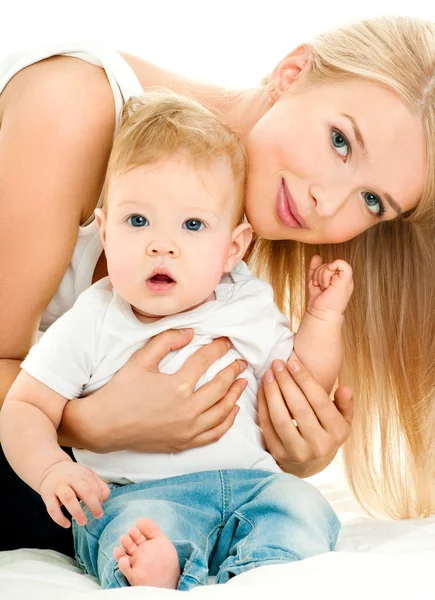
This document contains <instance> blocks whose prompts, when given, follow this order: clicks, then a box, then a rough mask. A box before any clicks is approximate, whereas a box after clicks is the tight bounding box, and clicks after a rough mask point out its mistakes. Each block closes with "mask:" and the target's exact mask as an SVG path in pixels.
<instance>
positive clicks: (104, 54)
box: [0, 44, 142, 337]
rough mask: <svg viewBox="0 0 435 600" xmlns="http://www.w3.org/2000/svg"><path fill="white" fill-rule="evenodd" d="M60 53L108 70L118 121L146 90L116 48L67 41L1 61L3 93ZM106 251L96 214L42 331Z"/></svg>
mask: <svg viewBox="0 0 435 600" xmlns="http://www.w3.org/2000/svg"><path fill="white" fill-rule="evenodd" d="M57 55H62V56H73V57H75V58H80V59H82V60H85V61H87V62H89V63H92V64H94V65H97V66H99V67H102V68H103V69H104V70H105V72H106V75H107V78H108V80H109V83H110V86H111V88H112V92H113V97H114V99H115V111H116V122H117V123H118V122H119V117H120V114H121V110H122V106H123V104H124V102H126V101H127V100H128V99H129V98H130V97H131V96H135V95H137V94H141V93H142V88H141V86H140V83H139V80H138V79H137V77H136V75H135V73H134V71H133V69H132V68H131V67H130V65H129V64H128V63H127V62H126V61H125V60H124V59H123V58H122V57H121V56H120V55H119V54H118V53H117V52H115V51H114V50H110V49H107V48H104V47H99V46H95V47H94V46H92V45H88V44H86V45H83V44H63V45H56V46H49V47H39V48H30V49H26V50H23V51H20V52H15V53H13V54H10V55H9V56H7V57H6V58H5V59H4V60H3V61H1V62H0V94H1V92H2V91H3V89H4V88H5V86H6V84H7V83H8V82H9V81H10V80H11V79H12V77H13V76H14V75H16V74H17V73H18V72H19V71H21V69H24V68H25V67H28V66H29V65H32V64H34V63H36V62H39V61H41V60H44V59H45V58H49V57H51V56H57ZM101 204H102V197H100V199H99V201H98V204H97V206H101ZM102 251H103V247H102V244H101V240H100V234H99V232H98V228H97V225H96V222H95V220H94V216H93V215H92V216H91V217H90V218H89V219H88V221H87V222H86V223H84V224H83V225H82V226H80V227H79V231H78V238H77V243H76V246H75V249H74V253H73V255H72V258H71V262H70V264H69V265H68V267H67V270H66V272H65V275H64V277H63V279H62V282H61V284H60V286H59V289H58V290H57V292H56V294H55V295H54V297H53V298H52V300H51V302H50V303H49V305H48V306H47V307H46V309H45V311H44V314H43V315H42V317H41V321H40V326H39V330H40V332H41V333H42V332H44V331H46V329H47V328H48V327H49V326H50V325H51V324H52V323H54V321H56V319H58V318H59V317H60V316H61V315H63V313H65V312H66V311H67V310H69V309H70V308H71V307H72V305H73V304H74V302H75V301H76V299H77V297H78V296H79V295H80V294H81V293H82V292H83V291H84V290H85V289H86V288H88V287H89V286H90V285H91V283H92V276H93V273H94V270H95V266H96V264H97V261H98V259H99V257H100V255H101V252H102ZM38 337H39V336H38Z"/></svg>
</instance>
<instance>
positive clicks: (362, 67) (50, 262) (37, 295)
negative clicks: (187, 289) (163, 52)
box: [0, 18, 435, 551]
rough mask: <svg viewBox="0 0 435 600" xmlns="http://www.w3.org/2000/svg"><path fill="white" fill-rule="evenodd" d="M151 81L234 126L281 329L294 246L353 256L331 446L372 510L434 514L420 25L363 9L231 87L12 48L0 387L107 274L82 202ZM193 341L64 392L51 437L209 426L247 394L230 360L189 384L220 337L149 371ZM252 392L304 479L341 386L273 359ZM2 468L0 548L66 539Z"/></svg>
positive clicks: (299, 304)
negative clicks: (200, 383)
mask: <svg viewBox="0 0 435 600" xmlns="http://www.w3.org/2000/svg"><path fill="white" fill-rule="evenodd" d="M155 86H165V87H168V88H171V89H173V90H175V91H177V92H179V93H181V94H184V95H187V96H191V97H195V98H196V99H197V100H199V101H201V102H202V103H203V104H205V105H206V106H207V107H208V108H210V109H211V110H212V111H215V112H216V113H217V114H219V116H220V117H221V118H222V120H223V121H224V122H225V123H227V124H228V125H230V126H231V127H232V128H233V129H234V130H235V131H236V132H237V133H238V135H239V136H240V138H241V140H242V142H243V144H244V145H245V148H246V152H247V155H248V160H249V173H248V181H247V188H246V212H247V216H248V218H249V220H250V221H251V223H252V225H253V228H254V230H255V232H256V234H257V239H256V241H255V243H254V245H253V248H252V249H251V253H250V262H251V264H252V266H254V267H255V268H256V269H257V272H258V273H259V274H260V275H261V276H266V277H268V278H269V279H270V280H271V282H272V284H273V285H274V288H275V292H276V297H277V300H278V302H279V303H280V304H281V306H282V307H283V308H285V309H286V308H287V309H290V311H291V316H292V320H293V322H294V324H295V323H296V324H297V321H298V318H299V315H300V314H301V312H302V309H303V305H304V293H303V290H304V279H305V268H306V258H307V256H310V255H311V254H312V253H314V252H319V253H320V254H321V255H322V256H324V257H326V258H329V257H335V256H337V257H340V258H344V259H345V260H347V261H348V262H349V263H350V264H351V265H352V267H353V269H354V273H355V283H356V288H355V292H354V298H353V299H352V301H351V303H350V306H349V309H348V314H347V315H346V323H345V326H344V338H345V348H346V351H345V356H344V369H343V374H342V379H343V381H346V382H347V383H349V384H351V385H352V387H353V389H354V392H355V408H356V416H355V419H354V421H353V435H352V436H351V437H350V438H349V439H348V442H347V444H346V446H345V460H346V465H347V470H348V474H349V478H350V482H351V484H352V486H353V489H354V491H355V492H356V494H357V497H358V498H359V499H360V500H361V502H362V503H363V504H364V505H365V506H367V507H368V508H369V509H371V510H373V511H379V510H384V511H386V512H387V513H388V514H390V515H392V516H394V517H409V516H416V515H421V516H424V515H427V514H429V512H430V511H431V508H432V504H431V493H432V481H433V469H432V467H431V464H433V457H432V455H431V451H430V449H431V437H432V431H433V430H434V425H433V421H434V418H435V417H434V416H433V415H431V410H430V409H431V399H432V389H433V386H434V381H435V373H434V357H435V352H434V348H433V345H434V339H435V335H434V334H435V331H434V327H435V320H434V319H433V315H434V308H435V307H434V302H435V300H434V299H435V294H434V289H433V287H434V281H435V273H434V270H435V256H434V248H433V246H434V242H433V240H434V215H433V211H434V199H435V189H434V188H435V174H434V165H435V161H434V156H433V153H434V151H433V146H434V140H435V25H434V24H433V23H431V22H422V21H418V20H412V19H405V18H397V19H394V18H388V19H377V20H372V21H366V22H361V23H358V24H356V25H353V26H346V27H343V28H341V29H338V30H336V31H333V32H331V33H328V34H325V35H320V36H318V37H317V38H316V39H314V40H313V41H312V42H311V43H310V44H307V45H304V46H302V47H300V48H297V49H296V50H294V51H293V52H292V53H291V54H289V55H288V56H287V57H285V58H284V59H283V60H282V61H281V62H280V63H279V65H277V67H276V68H275V69H274V70H273V71H272V72H271V73H270V75H269V77H268V78H267V81H266V82H265V83H264V84H263V85H261V86H260V87H259V88H258V89H256V90H247V91H241V92H230V91H228V90H223V89H220V88H216V87H212V86H209V85H204V84H200V83H198V82H193V81H189V80H187V79H184V78H182V77H180V76H178V75H174V74H172V73H169V72H167V71H164V70H163V69H161V68H159V67H155V66H153V65H150V64H149V63H147V62H145V61H143V60H141V59H138V58H135V57H132V56H127V55H120V54H117V53H110V52H109V53H107V52H103V51H101V50H99V49H95V48H90V47H86V48H80V47H76V46H74V47H67V46H62V47H57V48H46V49H39V50H30V51H27V52H25V53H21V54H18V55H13V56H11V57H9V58H8V59H7V60H6V61H5V63H4V64H3V65H2V66H1V68H0V91H1V95H0V119H1V136H0V186H1V188H0V215H1V218H0V281H1V282H2V285H1V288H0V400H1V401H3V399H4V397H5V395H6V392H7V390H8V389H9V387H10V385H11V384H12V382H13V380H14V379H15V377H16V375H17V374H18V372H19V368H20V362H21V360H22V359H23V358H24V356H25V355H26V354H27V352H28V350H29V347H30V346H31V345H32V343H34V341H35V340H36V338H37V332H38V328H39V329H40V331H44V330H45V329H46V328H47V327H48V326H49V325H50V324H51V323H52V322H54V321H55V320H56V319H57V318H58V317H59V316H60V315H61V314H63V312H65V311H66V310H68V308H70V306H71V305H72V304H73V303H74V300H75V298H76V297H77V295H78V294H79V293H80V292H81V291H83V290H84V289H85V288H86V287H88V286H89V285H90V284H91V283H92V282H93V281H96V280H98V279H100V278H102V277H103V276H105V275H106V274H107V270H106V264H105V259H104V255H103V254H102V248H101V245H100V242H99V241H98V240H99V236H98V231H97V228H96V225H95V221H93V211H94V209H95V208H96V207H97V206H99V202H100V200H99V198H100V197H101V186H102V182H103V179H104V173H105V168H106V164H107V159H108V156H109V153H110V148H111V143H112V139H113V134H114V131H115V128H116V122H117V118H118V115H119V114H120V110H121V108H122V104H123V102H124V101H125V100H126V99H127V98H128V97H130V96H131V95H134V94H137V93H139V92H140V91H141V90H142V89H144V90H147V89H150V88H152V87H155ZM289 291H291V293H289ZM191 336H192V332H189V331H188V332H180V331H178V332H174V331H171V332H165V333H164V334H161V336H159V337H157V338H155V339H154V340H153V341H152V342H150V343H149V344H147V345H146V346H145V348H143V349H142V350H141V351H139V352H138V353H137V354H136V355H134V356H133V357H132V359H131V360H130V361H129V362H128V363H127V364H126V365H125V367H123V368H122V369H121V370H120V371H119V372H118V374H117V375H116V376H115V377H114V378H113V379H112V380H111V381H110V383H108V384H107V385H106V386H105V387H104V388H102V389H101V390H99V392H98V393H96V394H95V395H94V396H92V397H91V398H87V399H86V400H81V399H79V400H76V401H74V402H71V403H69V404H68V409H67V410H66V411H65V412H64V415H63V422H62V426H61V428H60V430H59V439H60V442H61V443H62V444H63V445H65V446H68V445H73V446H75V447H83V448H87V449H90V450H94V451H97V452H107V451H111V450H117V449H123V448H130V449H138V450H142V451H145V452H156V451H164V452H167V451H172V452H173V451H177V450H180V449H183V448H191V447H196V446H200V445H204V444H207V443H210V442H211V441H214V440H216V439H218V438H219V437H220V436H221V435H223V433H224V432H225V431H226V430H227V429H228V428H229V427H230V426H231V424H232V422H233V420H234V417H235V407H234V404H235V402H236V401H237V398H238V396H239V395H240V393H241V391H242V385H241V384H240V382H239V381H237V382H235V381H234V380H235V378H236V377H237V375H238V374H239V372H240V366H239V365H238V364H237V362H236V363H234V364H233V365H230V366H229V367H227V369H225V370H224V371H222V372H221V373H220V374H219V375H218V376H216V377H215V379H214V380H213V381H212V382H211V383H210V384H208V386H204V387H203V388H200V389H199V390H198V391H197V392H193V388H194V386H195V383H196V381H197V380H198V379H199V378H200V376H201V374H202V373H203V372H205V371H206V369H207V367H208V366H209V365H210V364H211V363H212V362H214V361H215V360H216V359H217V358H218V357H220V356H222V355H223V354H224V353H225V352H226V349H227V345H226V342H225V340H216V341H215V342H213V343H212V344H211V345H210V346H208V347H206V348H203V349H201V350H199V351H198V353H197V354H195V355H194V356H193V357H192V358H191V360H190V361H188V362H187V363H186V365H185V366H184V367H183V368H182V369H181V370H180V371H179V372H178V373H176V374H175V375H173V376H167V375H163V374H160V373H159V372H158V369H157V365H158V363H159V360H160V359H161V358H162V357H163V356H164V355H165V354H166V353H167V352H169V351H170V350H171V349H172V348H179V347H181V346H183V345H185V344H186V343H188V342H189V341H190V339H191ZM263 390H264V391H263V392H262V394H261V395H260V398H259V402H260V417H261V425H262V427H263V430H264V435H265V439H266V442H267V445H268V448H269V451H270V452H271V454H272V455H273V456H274V458H275V459H276V460H277V461H278V462H279V463H280V465H281V466H282V467H283V468H284V469H285V470H286V471H288V472H290V473H293V474H296V475H299V476H308V475H312V474H314V473H315V472H318V471H319V470H321V469H323V468H324V467H325V466H326V465H327V464H329V462H330V461H331V460H332V458H333V457H334V456H335V454H336V452H337V450H338V449H339V447H340V446H341V445H342V444H343V442H344V441H345V440H346V439H347V438H348V437H349V434H350V426H351V422H352V416H353V408H352V403H351V400H350V390H349V388H346V387H345V386H341V387H339V388H338V389H337V391H336V394H335V400H336V401H335V403H334V404H333V403H331V402H329V399H328V395H327V394H326V392H325V391H324V390H323V389H322V388H321V387H320V386H319V384H318V383H317V382H316V381H314V380H313V378H312V377H311V376H310V374H309V373H307V372H306V370H305V369H304V367H303V365H301V366H300V369H299V371H297V372H294V373H291V372H290V371H289V369H288V368H287V367H286V365H284V364H280V363H279V362H278V363H275V364H274V365H273V370H270V371H268V377H267V378H266V379H265V380H264V386H263ZM103 405H104V410H101V409H100V407H101V406H103ZM168 407H170V410H169V409H168ZM288 409H289V410H290V412H291V414H290V413H289V410H288ZM93 415H98V419H97V418H95V417H94V418H93ZM292 416H293V417H294V419H295V420H296V421H297V423H298V426H299V427H298V428H297V429H296V428H295V426H294V423H293V421H292V418H291V417H292ZM17 435H19V432H17ZM1 477H2V482H1V486H2V489H3V490H7V492H6V494H5V496H6V497H7V498H8V499H10V500H9V502H10V507H8V510H7V512H6V513H5V514H7V515H8V523H9V522H10V523H11V526H9V525H8V524H7V523H2V536H1V539H2V544H3V547H4V548H11V547H20V546H38V547H53V548H57V549H61V550H64V551H70V547H69V538H68V537H67V538H65V537H63V538H62V537H61V536H65V535H67V536H68V534H65V532H63V531H62V532H60V533H59V531H58V530H54V529H53V528H52V527H51V525H49V517H48V516H47V517H46V518H47V521H45V522H44V518H45V509H44V507H43V505H42V504H38V499H37V498H35V497H33V496H31V495H30V492H29V491H28V490H27V489H25V488H23V487H20V483H19V482H17V480H16V479H15V478H14V476H13V475H12V474H11V473H10V471H9V470H8V467H7V465H6V464H5V461H4V459H2V474H1ZM14 511H20V513H21V520H20V522H21V524H22V525H23V529H22V530H17V524H16V523H17V521H16V520H15V519H14V518H13V514H14ZM23 515H25V516H26V515H27V518H28V520H29V521H30V522H31V525H32V526H31V527H29V525H28V523H27V522H26V520H25V519H24V518H22V516H23ZM4 525H5V526H6V531H5V533H3V531H4V530H5V527H4ZM8 527H10V529H8ZM29 535H30V537H29Z"/></svg>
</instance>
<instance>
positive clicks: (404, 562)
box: [0, 463, 435, 600]
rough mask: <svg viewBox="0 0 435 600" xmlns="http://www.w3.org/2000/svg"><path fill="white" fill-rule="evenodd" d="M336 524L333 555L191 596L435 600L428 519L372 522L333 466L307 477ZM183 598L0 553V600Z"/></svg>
mask: <svg viewBox="0 0 435 600" xmlns="http://www.w3.org/2000/svg"><path fill="white" fill-rule="evenodd" d="M311 482H312V483H314V484H315V485H316V486H317V487H318V488H319V489H320V490H321V491H322V492H323V493H324V494H325V496H326V497H327V498H328V500H329V502H331V504H332V506H333V507H334V509H335V510H336V511H337V513H338V515H339V517H340V519H341V520H342V523H343V528H342V531H341V534H340V537H339V541H338V544H337V548H336V551H335V552H333V553H329V554H323V555H320V556H316V557H314V558H310V559H307V560H304V561H302V562H299V563H292V564H288V565H273V566H269V567H262V568H259V569H254V570H252V571H249V572H247V573H244V574H242V575H240V576H238V577H236V578H234V579H232V580H231V581H230V582H229V583H227V584H225V585H209V586H206V587H201V588H196V589H194V590H192V591H191V592H187V593H189V594H193V595H194V598H198V599H199V600H202V599H204V598H207V599H214V598H217V599H218V600H220V599H224V598H225V600H232V599H234V600H240V599H241V598H242V599H244V598H248V597H249V598H262V599H267V598H273V599H275V598H284V599H287V598H289V599H298V600H303V599H307V598H308V599H311V598H316V600H317V599H318V600H354V599H359V598H364V599H368V600H378V599H379V600H381V599H382V600H383V599H384V598H394V599H395V600H396V599H401V598H410V599H414V598H417V599H418V600H426V599H431V600H433V598H434V595H435V593H434V589H433V569H434V565H435V516H434V517H431V518H429V519H425V520H410V521H387V520H379V521H378V520H374V519H371V518H369V517H367V515H365V514H364V513H363V511H362V509H361V508H360V507H359V506H358V504H357V503H356V501H355V500H354V498H353V497H352V495H351V493H350V491H349V489H348V487H347V484H346V482H345V480H344V476H343V474H342V471H341V469H340V467H339V465H338V463H336V464H333V465H331V467H329V468H328V469H326V470H325V471H324V473H322V474H320V475H318V476H316V477H313V478H311ZM184 594H186V592H178V591H172V590H161V589H157V588H150V587H146V588H145V587H142V588H122V589H118V590H106V591H101V590H100V588H99V586H98V583H97V582H96V581H95V580H94V579H92V578H90V577H89V576H85V575H82V574H81V573H80V571H79V569H78V567H77V566H76V565H75V564H74V561H73V560H71V559H68V558H66V557H63V556H62V555H60V554H58V553H57V552H52V551H47V550H45V551H44V550H15V551H13V552H3V553H0V598H1V599H2V600H3V599H5V600H6V599H7V600H18V599H20V600H21V599H24V598H25V599H26V600H27V599H28V598H31V600H72V599H73V598H74V599H76V598H77V599H79V600H105V599H107V600H123V599H124V600H136V599H138V600H145V599H146V600H166V599H171V598H172V599H177V598H178V599H182V597H183V596H182V595H184Z"/></svg>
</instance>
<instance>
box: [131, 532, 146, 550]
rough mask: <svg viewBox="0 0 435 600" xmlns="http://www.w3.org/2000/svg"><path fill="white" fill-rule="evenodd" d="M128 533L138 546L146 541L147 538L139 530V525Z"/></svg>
mask: <svg viewBox="0 0 435 600" xmlns="http://www.w3.org/2000/svg"><path fill="white" fill-rule="evenodd" d="M128 535H129V536H130V537H131V539H132V540H133V542H135V544H137V545H138V546H139V545H140V544H143V543H144V542H146V538H145V537H144V536H143V535H142V534H141V532H140V531H139V529H138V528H137V527H132V528H131V529H129V530H128Z"/></svg>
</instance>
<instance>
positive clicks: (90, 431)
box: [57, 396, 111, 453]
mask: <svg viewBox="0 0 435 600" xmlns="http://www.w3.org/2000/svg"><path fill="white" fill-rule="evenodd" d="M96 408H97V407H96V406H95V403H94V402H93V399H92V396H89V397H88V398H77V399H75V400H71V401H70V402H67V403H66V405H65V408H64V410H63V413H62V420H61V423H60V426H59V428H58V430H57V435H58V441H59V444H60V445H61V446H67V447H70V448H84V449H86V450H91V451H92V452H99V453H103V452H109V451H110V450H111V448H110V447H109V446H107V447H106V446H105V444H104V441H106V442H107V441H108V440H109V439H110V436H109V433H108V432H107V435H106V436H105V435H104V433H102V432H103V429H104V425H103V420H104V414H102V413H103V412H104V411H101V410H100V411H97V410H96Z"/></svg>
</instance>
